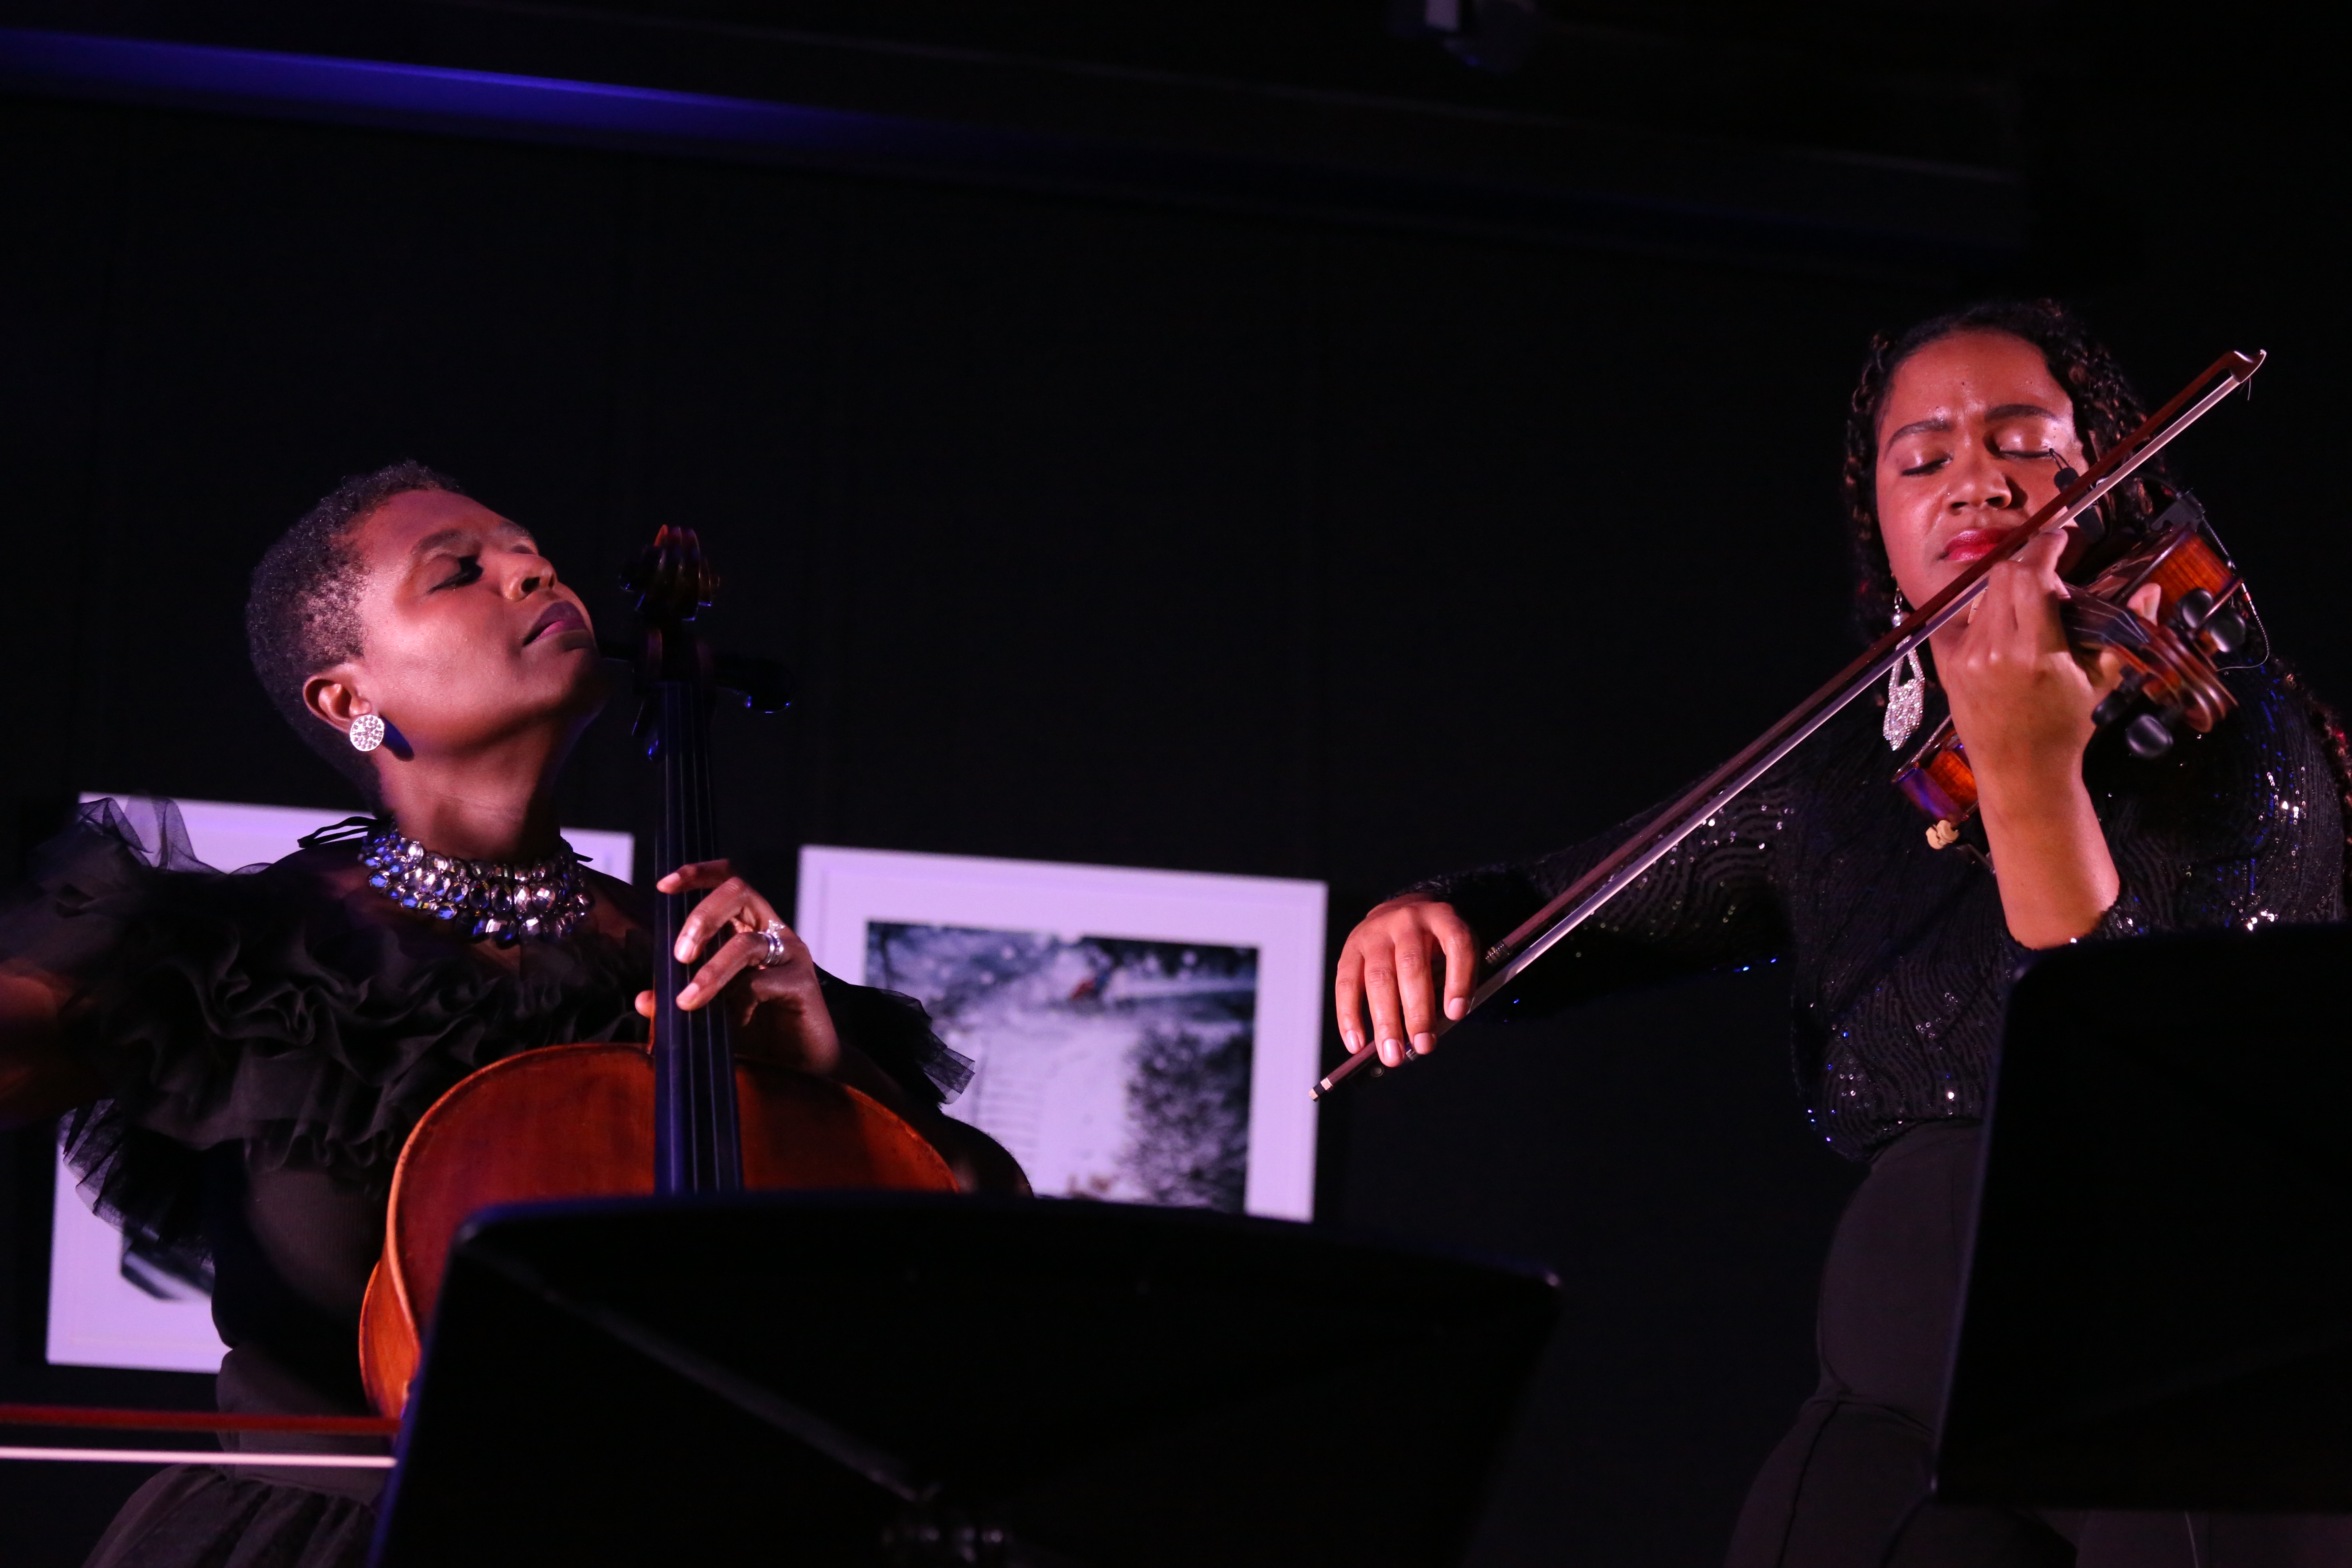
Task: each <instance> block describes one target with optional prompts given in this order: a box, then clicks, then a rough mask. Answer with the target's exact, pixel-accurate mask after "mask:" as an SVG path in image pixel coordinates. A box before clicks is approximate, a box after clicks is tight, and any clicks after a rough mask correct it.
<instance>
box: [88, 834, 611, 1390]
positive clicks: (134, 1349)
mask: <svg viewBox="0 0 2352 1568" xmlns="http://www.w3.org/2000/svg"><path fill="white" fill-rule="evenodd" d="M81 799H82V803H83V804H84V805H88V804H89V803H90V802H92V801H98V800H105V799H112V800H114V801H116V802H118V803H119V804H120V805H121V806H122V807H123V809H124V812H125V814H126V815H127V816H129V817H130V818H131V825H132V826H133V828H134V829H135V830H137V831H138V832H139V833H140V835H141V836H142V838H145V839H148V840H149V842H148V847H149V848H150V849H152V848H153V847H155V846H154V844H153V843H152V834H153V833H154V831H155V828H154V821H155V816H156V810H157V806H158V802H157V801H156V800H155V799H154V798H153V797H152V796H142V795H112V796H109V795H98V794H85V795H83V796H82V797H81ZM173 804H175V805H178V807H179V808H180V817H181V820H182V821H183V822H184V824H185V825H186V827H187V831H188V841H189V845H190V847H191V848H192V849H193V850H194V853H195V856H196V858H197V859H199V860H202V861H203V862H204V863H205V865H207V866H211V867H213V868H215V869H217V870H223V871H234V870H236V869H238V868H241V867H245V866H251V865H256V864H264V863H267V862H269V861H273V860H278V859H282V858H285V857H286V856H288V855H291V854H292V853H294V850H295V848H296V842H295V841H296V840H297V839H299V838H300V837H302V836H303V835H304V834H306V833H310V832H312V831H314V830H315V829H317V828H320V827H324V826H327V825H328V824H330V823H332V822H336V821H338V820H340V819H341V818H342V817H343V816H346V815H348V814H347V813H346V812H343V811H339V810H336V809H334V808H332V807H328V806H320V807H318V808H315V809H313V808H309V807H304V806H285V805H247V804H244V803H241V802H236V801H219V800H182V801H176V802H174V803H173ZM563 837H564V838H565V839H566V841H568V842H569V843H570V844H571V846H572V848H573V849H574V850H576V851H578V852H579V853H580V854H581V855H583V857H588V858H589V860H590V864H592V865H593V866H594V867H595V868H597V869H598V870H600V871H603V872H604V873H605V874H606V875H608V876H613V877H617V878H619V879H621V880H623V881H628V880H630V879H632V876H633V873H634V871H635V860H636V842H635V837H634V836H633V835H631V834H626V833H609V832H604V831H602V830H599V829H594V828H577V827H567V828H565V829H564V830H563ZM75 1180H76V1178H75V1176H74V1173H73V1172H72V1171H70V1170H68V1168H67V1167H66V1163H65V1161H64V1158H63V1156H62V1154H61V1155H60V1156H59V1158H58V1170H57V1191H56V1194H55V1198H54V1200H53V1202H52V1203H51V1205H50V1226H51V1228H50V1236H49V1321H48V1334H47V1347H46V1352H45V1353H46V1354H47V1358H48V1360H49V1362H50V1363H51V1364H53V1365H58V1366H110V1367H132V1368H137V1369H141V1370H145V1371H153V1372H205V1373H211V1372H218V1371H219V1370H220V1362H221V1357H222V1356H223V1355H224V1354H226V1347H225V1346H223V1345H222V1343H221V1341H220V1335H219V1334H218V1333H216V1332H215V1331H214V1329H213V1314H212V1301H211V1299H210V1298H209V1297H207V1296H205V1294H203V1292H202V1291H201V1290H199V1289H195V1288H194V1287H192V1286H185V1285H183V1284H181V1283H180V1282H177V1281H173V1280H171V1279H164V1278H161V1277H158V1276H154V1275H152V1274H151V1275H150V1277H149V1285H148V1287H147V1288H146V1289H142V1288H141V1287H140V1286H138V1285H135V1284H133V1283H132V1282H131V1280H130V1279H128V1278H126V1277H125V1271H124V1268H123V1262H124V1257H123V1244H122V1235H121V1232H120V1231H118V1230H116V1229H115V1228H114V1227H113V1226H110V1225H109V1224H108V1223H107V1222H106V1221H105V1220H103V1219H100V1217H99V1216H98V1215H95V1214H93V1213H92V1212H90V1208H89V1205H88V1204H87V1203H85V1202H84V1201H83V1200H82V1198H81V1195H80V1194H79V1192H78V1191H77V1190H76V1187H75ZM158 1291H161V1292H163V1293H162V1294H158V1293H156V1292H158Z"/></svg>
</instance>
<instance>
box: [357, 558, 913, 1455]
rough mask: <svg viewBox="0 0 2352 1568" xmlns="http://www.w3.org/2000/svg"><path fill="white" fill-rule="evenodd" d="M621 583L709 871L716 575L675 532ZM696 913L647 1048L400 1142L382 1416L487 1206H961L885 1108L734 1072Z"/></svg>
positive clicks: (374, 1351)
mask: <svg viewBox="0 0 2352 1568" xmlns="http://www.w3.org/2000/svg"><path fill="white" fill-rule="evenodd" d="M625 585H626V586H627V587H628V588H629V589H630V591H631V592H633V593H634V594H635V595H636V598H637V608H638V612H639V614H640V616H641V617H642V619H643V621H644V640H643V647H642V650H641V658H640V662H639V666H638V669H639V676H640V686H641V689H642V692H643V696H644V700H645V705H644V709H643V710H642V715H641V718H640V721H639V730H640V732H641V733H648V732H649V738H650V747H649V749H650V751H651V752H652V754H653V756H654V757H655V759H656V761H657V762H658V763H660V766H661V780H662V808H661V820H660V826H659V829H658V831H657V833H656V837H655V841H654V844H655V848H654V854H655V859H656V864H657V865H659V866H662V867H665V868H676V867H679V866H686V865H690V864H694V863H696V862H699V861H708V860H713V859H716V858H718V848H717V845H718V833H717V826H716V819H715V814H714V811H713V808H712V801H711V787H710V760H709V732H710V711H711V708H712V705H713V702H714V700H715V698H716V696H717V693H718V691H719V686H718V684H717V682H716V681H715V679H714V670H715V668H716V660H715V658H714V656H713V655H712V653H711V650H710V648H709V646H708V645H707V644H706V643H705V642H704V641H703V640H702V639H701V638H700V637H698V635H697V634H696V632H695V629H694V626H693V622H694V619H695V616H697V614H698V612H700V611H701V610H703V609H704V608H707V607H708V606H709V603H710V600H711V597H712V595H713V594H714V593H715V592H716V590H717V587H718V578H717V576H716V574H714V573H713V572H712V571H711V569H710V565H709V562H708V561H707V560H706V559H705V558H704V556H703V553H702V548H701V544H700V542H699V541H698V539H697V537H696V536H695V533H694V531H692V530H690V529H678V528H664V529H662V530H661V531H659V532H658V533H657V534H656V536H655V540H654V542H653V544H652V546H651V547H650V548H649V549H648V550H647V551H646V552H645V554H644V555H643V556H642V557H641V558H640V559H639V561H638V562H637V563H636V564H635V567H634V568H633V569H632V570H631V572H630V573H629V574H628V575H627V577H626V578H625ZM746 700H747V701H749V700H750V698H749V696H748V695H747V696H746ZM699 897H700V895H699V894H698V893H693V892H684V891H681V892H677V893H666V894H657V895H656V900H657V901H656V906H655V919H654V922H653V936H654V942H655V948H656V960H655V973H654V987H653V989H654V1001H655V1005H654V1026H653V1031H652V1035H653V1037H652V1039H651V1041H650V1042H649V1043H646V1044H638V1043H635V1042H627V1041H615V1042H604V1043H588V1044H580V1045H559V1046H546V1047H540V1048H538V1049H535V1050H529V1051H524V1052H521V1053H520V1054H519V1055H516V1056H511V1057H508V1058H504V1059H503V1060H500V1061H497V1062H493V1063H491V1064H490V1065H489V1066H488V1067H485V1068H481V1069H479V1070H478V1071H477V1072H475V1073H473V1074H471V1075H470V1076H468V1077H467V1078H466V1079H462V1080H461V1081H459V1082H458V1083H457V1085H456V1086H454V1087H453V1088H451V1089H449V1090H448V1092H447V1093H446V1094H444V1095H443V1096H442V1097H441V1098H440V1099H439V1100H436V1101H435V1102H434V1104H433V1105H432V1107H431V1108H430V1109H429V1110H426V1111H425V1115H424V1116H423V1117H422V1118H420V1119H419V1120H418V1121H417V1123H416V1126H415V1129H414V1130H413V1131H411V1132H410V1133H409V1135H408V1141H407V1142H406V1144H405V1145H404V1147H403V1148H402V1150H401V1153H400V1160H399V1163H398V1164H397V1165H396V1166H395V1167H394V1173H393V1182H392V1195H391V1201H390V1204H389V1205H388V1208H387V1210H386V1214H385V1221H384V1238H383V1253H382V1255H381V1257H380V1258H378V1259H377V1262H376V1265H375V1268H374V1271H373V1273H372V1274H371V1275H370V1276H369V1279H368V1286H367V1294H366V1296H365V1298H364V1300H363V1301H362V1306H361V1310H360V1370H361V1378H362V1383H363V1384H365V1386H366V1389H367V1394H368V1399H369V1402H370V1403H371V1404H372V1405H374V1407H375V1408H376V1410H377V1411H378V1412H379V1413H381V1415H383V1416H386V1417H394V1416H397V1415H399V1414H400V1413H401V1411H402V1410H403V1409H404V1407H405V1405H406V1404H407V1400H408V1389H409V1384H410V1383H411V1381H412V1380H413V1379H414V1378H415V1373H416V1366H417V1363H418V1360H419V1358H420V1356H421V1354H422V1346H423V1331H424V1330H425V1327H426V1325H428V1324H429V1323H430V1322H431V1321H432V1316H433V1309H434V1304H435V1302H436V1300H437V1299H438V1297H439V1293H440V1288H441V1281H442V1275H443V1270H444V1268H445V1266H446V1259H447V1257H448V1252H449V1247H450V1244H451V1243H452V1242H453V1241H454V1240H455V1239H456V1237H457V1232H458V1229H459V1228H460V1227H461V1226H463V1225H464V1224H465V1223H466V1221H467V1218H468V1217H470V1216H471V1215H474V1214H476V1213H477V1212H478V1211H480V1210H482V1209H484V1208H487V1207H489V1206H491V1205H499V1204H513V1203H529V1202H537V1201H545V1200H551V1199H562V1198H582V1197H614V1196H629V1195H642V1194H660V1195H664V1196H674V1195H686V1194H708V1195H722V1194H729V1193H734V1192H740V1191H743V1190H746V1189H751V1190H772V1189H784V1188H827V1187H830V1188H845V1187H867V1188H875V1187H879V1188H893V1189H898V1190H901V1191H919V1192H953V1191H955V1190H956V1186H957V1184H956V1180H955V1177H954V1175H953V1174H952V1173H951V1172H950V1169H949V1167H948V1163H947V1162H946V1161H945V1160H944V1159H943V1158H942V1157H941V1156H940V1152H939V1151H938V1150H937V1149H935V1148H933V1147H932V1145H931V1144H930V1143H929V1142H928V1141H926V1140H925V1139H924V1138H923V1136H922V1134H921V1133H919V1132H918V1131H916V1130H915V1129H914V1128H913V1127H912V1126H911V1125H909V1124H908V1122H907V1121H905V1120H904V1119H902V1118H901V1117H899V1116H898V1114H897V1113H895V1112H894V1111H892V1110H889V1109H887V1107H885V1106H884V1105H882V1104H881V1103H880V1102H879V1101H877V1100H874V1099H873V1098H871V1097H870V1096H868V1095H866V1094H865V1093H863V1092H861V1091H860V1090H858V1089H854V1088H851V1087H849V1086H847V1085H845V1084H838V1083H835V1082H832V1081H830V1080H828V1079H819V1078H814V1077H812V1076H810V1075H808V1074H806V1073H802V1072H796V1071H793V1070H791V1069H788V1068H782V1067H778V1066H774V1065H772V1064H769V1063H764V1062H759V1061H751V1060H738V1059H737V1058H736V1056H735V1052H734V1046H733V1042H732V1040H731V1038H730V1025H729V1019H728V1016H727V1013H726V1009H725V1008H724V1007H722V1006H719V1005H709V1006H704V1007H701V1008H698V1009H696V1010H694V1011H691V1012H689V1011H687V1010H685V1009H682V1008H680V1007H679V1006H678V1005H677V994H678V992H679V991H680V990H681V989H683V988H684V987H685V985H686V984H687V983H688V981H689V980H690V979H691V978H692V975H691V973H690V972H689V967H688V964H686V963H681V962H680V961H679V960H678V958H677V934H678V931H679V928H680V926H681V925H683V923H684V922H685V921H686V918H687V916H688V912H689V911H690V910H691V909H692V907H693V904H694V902H695V901H696V900H698V898H699Z"/></svg>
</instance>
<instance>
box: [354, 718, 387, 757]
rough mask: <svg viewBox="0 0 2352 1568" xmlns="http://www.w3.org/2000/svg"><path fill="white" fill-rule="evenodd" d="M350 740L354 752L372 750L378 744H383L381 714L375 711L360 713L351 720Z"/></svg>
mask: <svg viewBox="0 0 2352 1568" xmlns="http://www.w3.org/2000/svg"><path fill="white" fill-rule="evenodd" d="M351 742H352V751H354V752H373V751H374V750H375V749H376V748H377V747H378V746H381V745H383V715H381V714H377V713H362V714H361V715H360V716H359V717H358V718H356V719H354V720H352V728H351Z"/></svg>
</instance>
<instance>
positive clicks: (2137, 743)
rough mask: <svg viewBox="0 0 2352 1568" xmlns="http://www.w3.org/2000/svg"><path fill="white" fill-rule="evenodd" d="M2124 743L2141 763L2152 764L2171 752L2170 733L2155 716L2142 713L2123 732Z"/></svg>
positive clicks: (2163, 723)
mask: <svg viewBox="0 0 2352 1568" xmlns="http://www.w3.org/2000/svg"><path fill="white" fill-rule="evenodd" d="M2124 743H2125V744H2126V745H2127V746H2129V747H2130V748H2131V754H2132V755H2133V756H2135V757H2137V758H2138V759H2139V760H2140V761H2141V762H2144V763H2150V762H2154V761H2155V760H2156V759H2157V758H2158V757H2160V756H2162V755H2164V753H2165V752H2168V751H2170V750H2172V731H2171V730H2170V729H2169V728H2168V726H2167V725H2166V724H2165V722H2164V721H2163V720H2161V719H2159V718H2158V717H2157V716H2156V715H2155V714H2153V713H2143V714H2141V715H2140V716H2139V717H2138V718H2137V719H2135V720H2133V721H2131V724H2130V725H2129V727H2128V728H2126V730H2125V731H2124Z"/></svg>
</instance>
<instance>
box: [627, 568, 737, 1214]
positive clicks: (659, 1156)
mask: <svg viewBox="0 0 2352 1568" xmlns="http://www.w3.org/2000/svg"><path fill="white" fill-rule="evenodd" d="M717 581H718V580H717V578H716V577H715V576H714V575H712V574H710V572H709V567H708V565H707V564H706V563H704V562H703V560H702V554H701V548H700V545H699V542H698V541H696V539H695V537H694V535H693V533H692V531H689V530H684V529H664V530H663V531H662V532H661V534H660V535H659V536H658V537H657V538H656V541H655V544H654V548H653V550H652V551H651V552H648V554H647V556H646V560H645V561H644V562H642V563H640V564H639V567H638V578H637V580H636V581H635V582H634V583H632V584H631V585H632V586H633V587H636V588H637V589H638V591H639V593H640V595H642V597H641V601H640V603H641V607H643V608H644V609H645V610H646V620H647V636H646V663H645V673H646V682H645V685H644V688H643V689H644V693H645V699H646V719H648V720H650V721H652V724H653V729H654V733H653V752H654V755H655V757H656V760H657V761H658V762H659V763H660V764H661V781H662V791H661V795H662V805H661V822H660V825H659V826H658V828H657V829H656V833H655V836H654V864H655V868H656V872H657V874H659V875H663V876H667V874H668V873H670V872H671V871H674V870H676V869H677V868H679V867H681V866H687V865H691V864H694V863H695V862H697V861H702V860H715V859H717V858H719V831H718V823H717V816H716V813H715V812H714V811H713V809H712V804H711V790H710V707H711V699H712V697H713V695H714V692H713V689H712V687H711V684H710V680H709V674H708V672H707V669H706V668H705V667H706V665H707V662H708V661H707V659H706V658H704V650H703V648H702V647H701V644H700V642H699V640H698V638H697V637H695V634H694V630H693V627H692V625H691V622H692V620H693V618H694V613H695V612H696V611H697V610H698V609H700V608H701V606H702V605H703V604H705V603H707V602H708V601H709V594H710V592H711V590H712V589H713V588H714V587H715V586H716V584H717ZM702 896H703V895H702V893H701V892H700V891H699V890H693V891H688V892H679V893H657V894H656V895H655V899H656V903H655V910H654V942H655V957H654V1039H653V1054H654V1191H655V1192H656V1193H661V1194H677V1193H731V1192H735V1191H738V1190H740V1188H741V1187H742V1185H743V1159H742V1153H741V1148H740V1142H739V1138H738V1132H737V1117H736V1108H735V1047H734V1042H733V1040H732V1038H731V1037H730V1030H729V1027H728V1020H727V1010H726V1008H725V1006H724V1005H721V1004H720V1003H719V1002H717V1001H715V1000H714V1001H713V1002H712V1003H710V1004H709V1005H705V1006H702V1007H699V1008H697V1009H696V1010H695V1011H693V1012H690V1013H689V1012H685V1011H682V1010H681V1009H680V1008H679V1007H678V1005H677V994H678V992H679V991H680V990H682V989H683V988H684V987H685V985H686V984H687V982H688V980H690V979H691V978H692V977H693V965H692V964H688V963H679V962H678V959H677V933H678V931H679V928H681V927H682V926H684V925H685V923H686V919H687V916H688V914H689V913H690V912H691V911H692V910H693V909H694V906H695V905H696V904H697V903H698V902H699V901H700V900H701V899H702Z"/></svg>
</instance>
